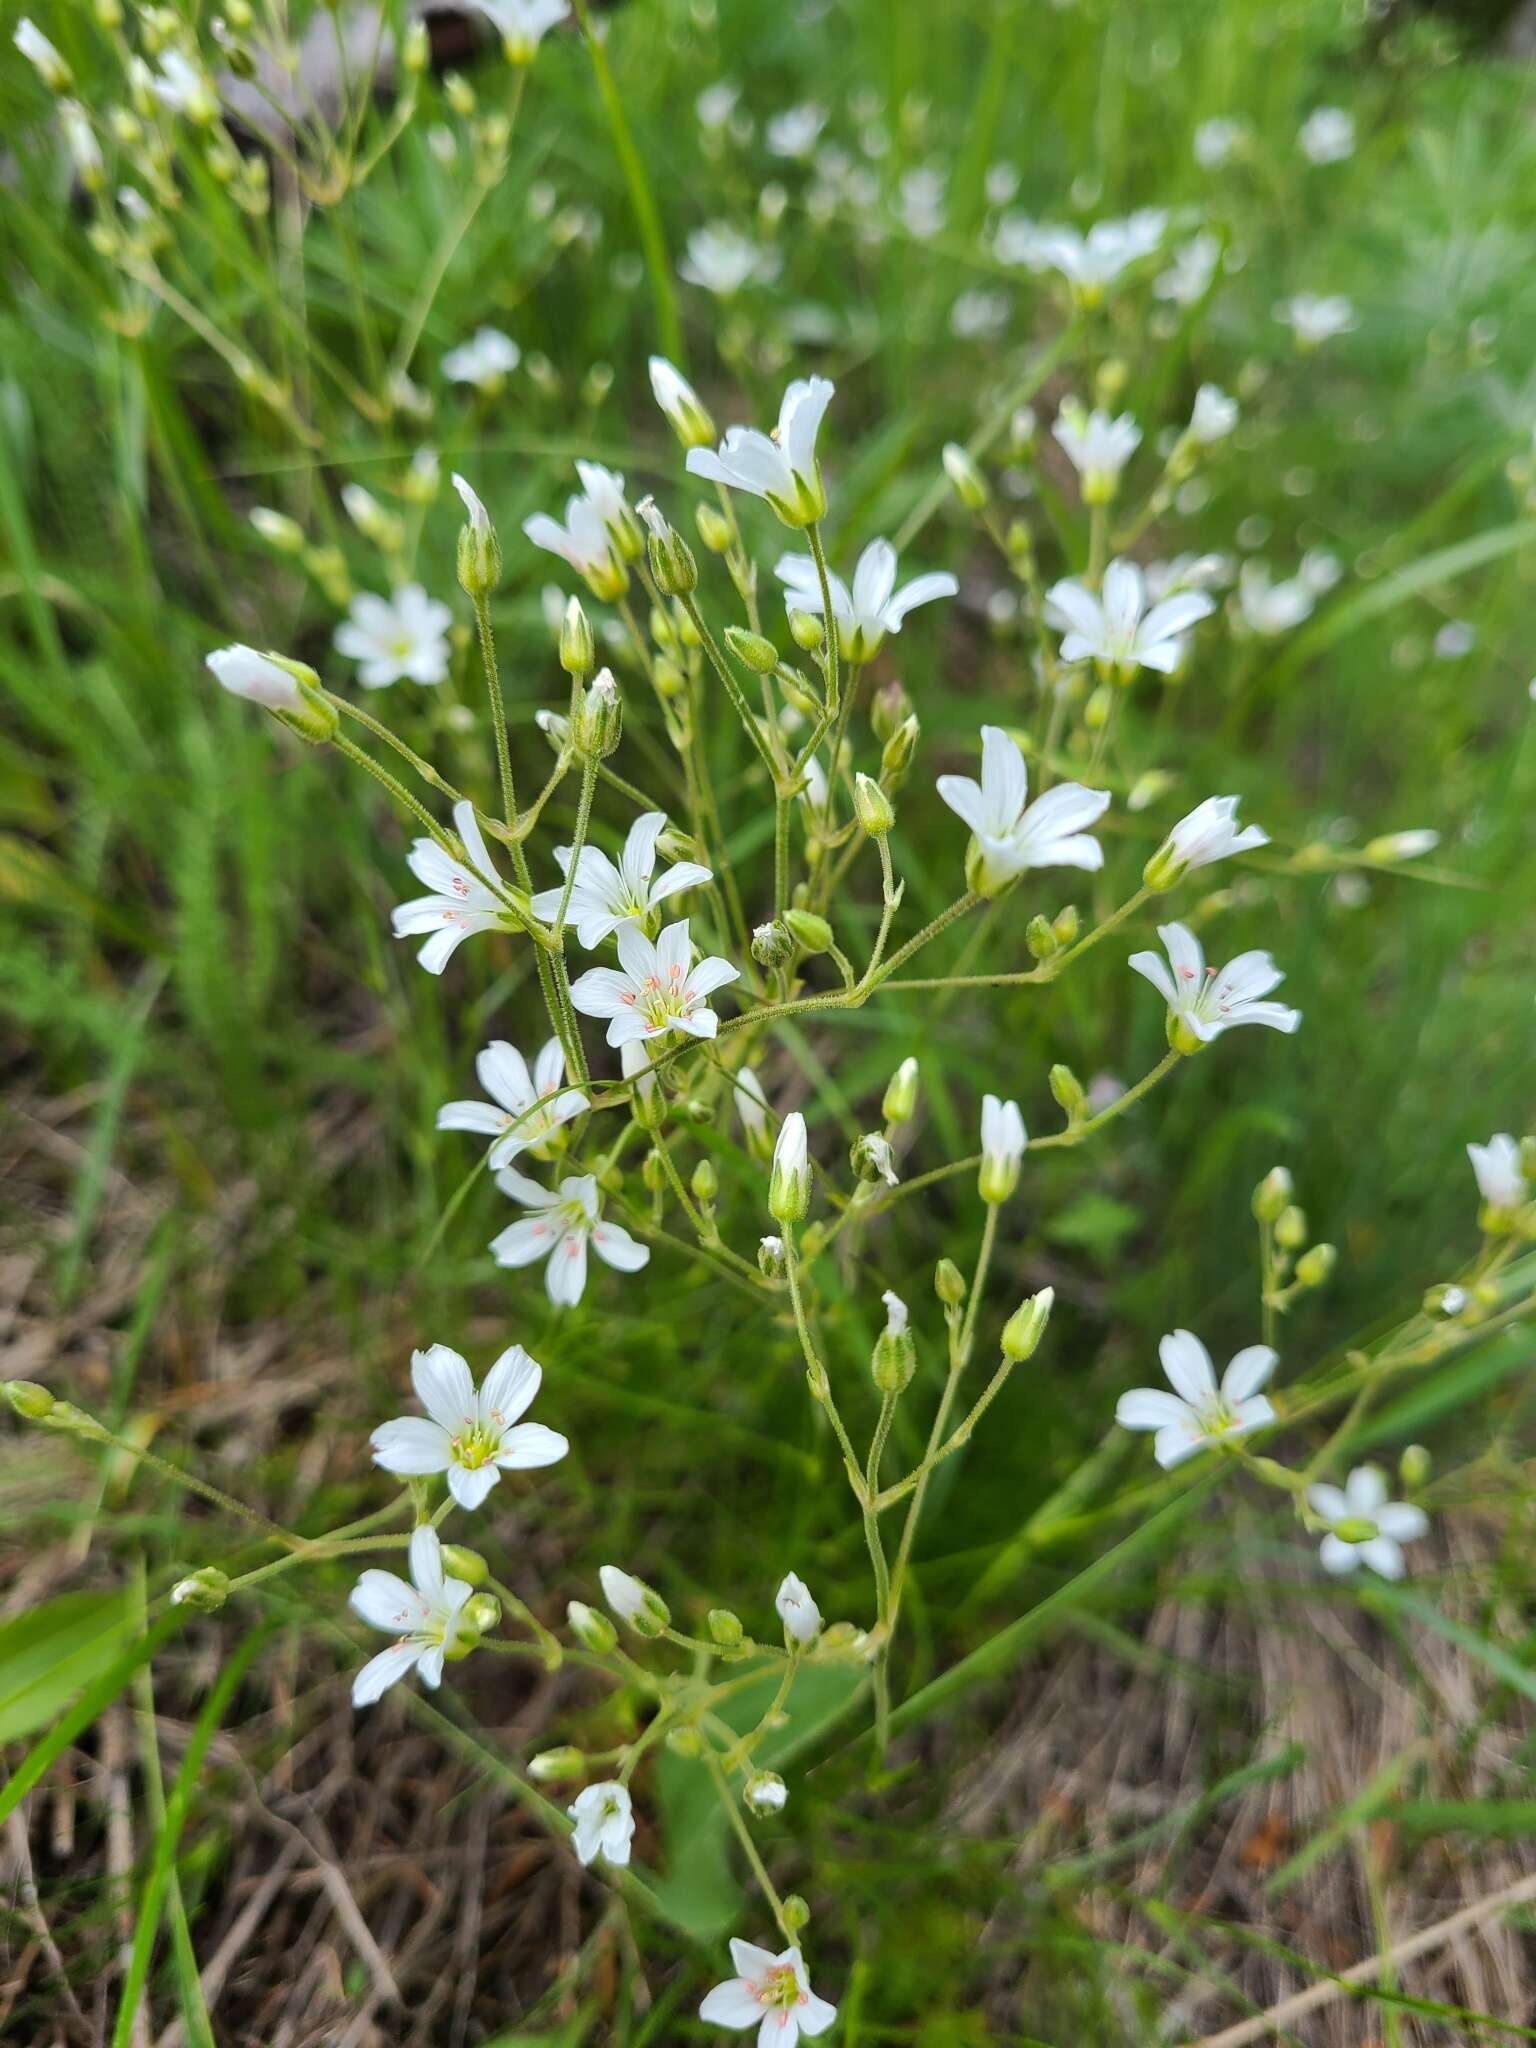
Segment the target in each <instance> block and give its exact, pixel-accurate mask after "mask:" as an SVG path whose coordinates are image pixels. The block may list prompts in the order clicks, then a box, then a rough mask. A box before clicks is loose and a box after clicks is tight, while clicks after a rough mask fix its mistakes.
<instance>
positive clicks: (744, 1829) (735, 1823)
mask: <svg viewBox="0 0 1536 2048" xmlns="http://www.w3.org/2000/svg"><path fill="white" fill-rule="evenodd" d="M578 4H579V0H578ZM704 1760H705V1762H706V1763H707V1764H708V1766H709V1775H710V1777H711V1778H712V1779H713V1781H714V1787H715V1791H716V1793H717V1794H718V1795H719V1799H720V1804H721V1805H722V1806H723V1807H724V1808H725V1813H726V1818H727V1819H728V1820H729V1821H730V1824H731V1827H732V1829H733V1830H734V1832H735V1835H736V1839H737V1841H738V1842H740V1844H741V1850H742V1854H743V1855H744V1856H745V1857H746V1859H747V1862H748V1864H749V1865H750V1866H751V1870H752V1875H753V1876H754V1877H755V1878H756V1879H757V1882H758V1886H759V1888H760V1890H761V1891H762V1894H763V1897H764V1898H765V1899H766V1900H767V1901H768V1906H769V1910H770V1911H771V1912H772V1914H773V1917H774V1919H775V1920H776V1921H777V1923H778V1928H779V1933H780V1934H781V1935H782V1936H783V1938H784V1941H785V1943H786V1944H787V1946H788V1947H790V1948H795V1947H797V1946H798V1945H799V1941H800V1936H799V1934H798V1932H797V1931H796V1930H795V1929H794V1928H793V1927H791V1925H790V1923H789V1919H788V1916H787V1915H786V1913H785V1911H784V1901H783V1900H782V1899H781V1898H780V1897H779V1895H778V1893H777V1892H776V1891H775V1890H774V1886H773V1879H772V1878H771V1877H770V1876H769V1875H768V1871H767V1868H766V1866H765V1865H764V1863H763V1859H762V1857H761V1856H760V1855H759V1854H758V1848H757V1844H756V1842H754V1841H753V1839H752V1830H751V1829H750V1828H749V1827H748V1826H747V1823H746V1820H745V1819H744V1817H743V1815H742V1811H741V1806H740V1804H739V1802H738V1801H737V1799H736V1796H735V1794H734V1793H733V1792H732V1791H731V1788H730V1785H729V1784H728V1782H727V1780H726V1775H725V1772H724V1771H723V1770H722V1769H721V1768H720V1759H719V1757H718V1756H717V1755H716V1754H715V1751H714V1750H713V1749H712V1748H706V1750H705V1751H704Z"/></svg>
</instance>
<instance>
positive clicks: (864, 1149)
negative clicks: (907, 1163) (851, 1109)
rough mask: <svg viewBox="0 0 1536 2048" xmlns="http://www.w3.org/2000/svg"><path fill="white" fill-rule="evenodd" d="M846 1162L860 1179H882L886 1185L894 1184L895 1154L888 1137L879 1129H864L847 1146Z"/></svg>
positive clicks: (893, 1185) (891, 1185) (892, 1185)
mask: <svg viewBox="0 0 1536 2048" xmlns="http://www.w3.org/2000/svg"><path fill="white" fill-rule="evenodd" d="M848 1163H849V1165H850V1166H852V1168H853V1171H854V1175H855V1177H856V1178H857V1179H859V1180H861V1181H877V1180H883V1181H884V1182H885V1184H886V1186H887V1187H895V1185H896V1155H895V1153H894V1152H892V1150H891V1141H890V1139H889V1138H887V1137H886V1136H884V1134H883V1133H882V1132H880V1131H865V1132H864V1133H863V1135H862V1136H861V1137H857V1138H855V1139H854V1141H853V1143H852V1145H851V1146H850V1147H849V1148H848Z"/></svg>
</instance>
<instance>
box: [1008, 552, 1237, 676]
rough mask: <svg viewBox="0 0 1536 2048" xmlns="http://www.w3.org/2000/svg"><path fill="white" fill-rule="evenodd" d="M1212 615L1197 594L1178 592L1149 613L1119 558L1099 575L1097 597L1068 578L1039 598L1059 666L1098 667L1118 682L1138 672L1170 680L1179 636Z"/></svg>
mask: <svg viewBox="0 0 1536 2048" xmlns="http://www.w3.org/2000/svg"><path fill="white" fill-rule="evenodd" d="M1215 609H1216V603H1215V600H1214V598H1211V597H1209V596H1208V595H1207V594H1206V592H1205V591H1203V590H1181V591H1178V592H1176V593H1175V595H1174V596H1172V597H1165V598H1164V599H1163V601H1162V603H1161V604H1154V605H1152V606H1151V607H1150V608H1149V607H1148V605H1147V586H1146V579H1145V577H1144V576H1143V575H1142V572H1141V570H1140V568H1139V567H1138V566H1137V564H1136V563H1135V562H1128V561H1126V560H1124V559H1123V558H1119V557H1117V559H1116V560H1114V561H1113V562H1111V563H1110V565H1109V567H1108V568H1107V569H1106V570H1105V571H1104V587H1103V590H1102V592H1100V593H1099V594H1097V595H1096V594H1095V593H1094V592H1093V591H1091V590H1090V589H1089V588H1088V586H1087V585H1086V584H1085V583H1078V582H1076V581H1075V580H1073V579H1072V578H1071V577H1063V578H1062V580H1061V581H1060V582H1059V583H1053V584H1052V585H1051V587H1050V589H1049V590H1048V591H1047V592H1046V594H1045V620H1046V624H1047V625H1049V626H1054V627H1055V628H1056V630H1057V632H1058V633H1060V634H1061V635H1062V636H1063V637H1062V642H1061V658H1062V660H1063V661H1097V662H1102V663H1103V665H1104V667H1105V668H1107V669H1111V670H1113V671H1114V673H1115V674H1116V675H1117V676H1120V677H1122V678H1126V677H1129V676H1131V675H1133V674H1134V673H1135V671H1136V670H1137V669H1138V668H1151V669H1156V670H1157V671H1158V673H1159V674H1160V675H1165V676H1167V675H1172V674H1173V672H1174V670H1175V669H1176V668H1177V667H1178V665H1179V662H1180V661H1181V659H1182V658H1183V654H1184V642H1183V636H1184V635H1185V634H1186V633H1187V632H1188V631H1189V629H1190V627H1191V626H1194V625H1197V624H1198V623H1199V621H1200V620H1201V619H1204V618H1207V617H1209V615H1210V614H1211V613H1212V612H1213V611H1215Z"/></svg>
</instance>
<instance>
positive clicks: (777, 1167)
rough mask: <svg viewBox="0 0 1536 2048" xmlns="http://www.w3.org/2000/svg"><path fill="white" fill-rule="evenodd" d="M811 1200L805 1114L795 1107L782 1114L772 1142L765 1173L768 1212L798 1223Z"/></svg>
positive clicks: (780, 1220)
mask: <svg viewBox="0 0 1536 2048" xmlns="http://www.w3.org/2000/svg"><path fill="white" fill-rule="evenodd" d="M810 1204H811V1161H810V1153H809V1149H808V1146H807V1143H806V1135H805V1118H804V1117H803V1116H802V1115H801V1114H800V1112H799V1110H794V1111H792V1112H791V1113H790V1115H788V1116H787V1117H785V1119H784V1121H783V1123H782V1124H780V1126H779V1135H778V1138H777V1139H776V1140H775V1142H774V1147H773V1164H772V1166H771V1167H770V1168H769V1173H768V1213H769V1215H770V1216H771V1217H772V1218H773V1219H774V1221H775V1222H776V1223H799V1222H801V1221H802V1220H803V1218H804V1216H805V1212H806V1210H807V1209H808V1208H809V1207H810Z"/></svg>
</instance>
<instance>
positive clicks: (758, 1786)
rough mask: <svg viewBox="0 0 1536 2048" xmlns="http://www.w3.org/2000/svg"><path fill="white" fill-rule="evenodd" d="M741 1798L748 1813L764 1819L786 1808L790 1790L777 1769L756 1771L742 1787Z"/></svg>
mask: <svg viewBox="0 0 1536 2048" xmlns="http://www.w3.org/2000/svg"><path fill="white" fill-rule="evenodd" d="M741 1798H742V1804H743V1805H744V1806H745V1807H746V1809H747V1811H748V1813H752V1814H756V1816H757V1818H758V1819H759V1820H764V1819H766V1818H767V1816H768V1815H769V1814H773V1813H781V1812H782V1811H783V1810H784V1805H785V1802H786V1801H787V1800H788V1798H789V1791H788V1788H787V1787H786V1785H785V1783H784V1780H783V1779H782V1778H781V1777H780V1776H779V1774H778V1772H777V1771H754V1772H753V1773H752V1775H751V1777H750V1778H748V1780H747V1782H746V1784H745V1785H743V1786H742V1788H741Z"/></svg>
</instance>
